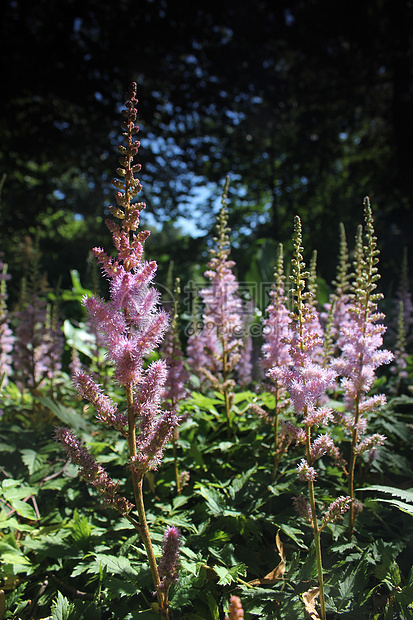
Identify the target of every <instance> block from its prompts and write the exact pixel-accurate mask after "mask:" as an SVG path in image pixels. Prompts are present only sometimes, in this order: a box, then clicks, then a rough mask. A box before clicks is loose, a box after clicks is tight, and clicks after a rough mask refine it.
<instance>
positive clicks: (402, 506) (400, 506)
mask: <svg viewBox="0 0 413 620" xmlns="http://www.w3.org/2000/svg"><path fill="white" fill-rule="evenodd" d="M370 501H372V502H378V503H381V502H385V503H386V504H391V505H392V506H394V507H395V508H398V509H399V510H401V511H402V512H405V513H407V514H409V515H411V516H412V517H413V506H411V505H410V504H405V503H404V502H399V500H398V499H384V498H378V497H374V498H372V499H371V500H370Z"/></svg>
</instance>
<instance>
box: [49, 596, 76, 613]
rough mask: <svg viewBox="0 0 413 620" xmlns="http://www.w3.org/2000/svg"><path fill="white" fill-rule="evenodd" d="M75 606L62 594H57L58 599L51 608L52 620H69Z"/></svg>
mask: <svg viewBox="0 0 413 620" xmlns="http://www.w3.org/2000/svg"><path fill="white" fill-rule="evenodd" d="M73 607H74V605H73V603H71V602H70V601H69V600H68V599H67V598H66V597H65V596H63V594H61V592H58V593H57V598H56V599H55V600H54V601H53V603H52V606H51V610H50V611H51V613H52V615H51V619H52V620H69V617H70V614H71V612H72V609H73Z"/></svg>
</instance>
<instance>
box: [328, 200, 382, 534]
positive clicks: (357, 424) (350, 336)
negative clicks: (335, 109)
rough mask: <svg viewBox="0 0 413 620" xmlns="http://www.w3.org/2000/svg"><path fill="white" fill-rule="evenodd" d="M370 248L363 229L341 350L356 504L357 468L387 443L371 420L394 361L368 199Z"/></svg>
mask: <svg viewBox="0 0 413 620" xmlns="http://www.w3.org/2000/svg"><path fill="white" fill-rule="evenodd" d="M364 221H365V226H364V244H363V229H362V227H361V226H359V228H358V231H357V236H356V247H355V260H354V270H355V280H354V282H353V283H352V286H351V290H350V302H351V303H350V305H349V307H348V312H349V318H348V320H347V321H343V323H342V325H341V331H340V337H339V339H338V346H339V347H340V349H341V356H340V358H338V359H337V360H336V361H335V363H334V368H335V369H336V371H337V372H338V373H339V374H340V375H341V377H342V379H341V386H342V388H343V389H344V398H345V402H346V406H347V411H348V412H349V413H348V414H347V415H346V416H344V417H343V423H344V425H345V426H346V427H347V429H348V430H349V432H350V434H351V448H350V460H349V469H348V494H349V496H350V497H351V498H352V499H353V500H354V498H355V494H354V483H355V471H356V462H357V459H358V457H359V456H360V455H361V454H362V453H363V452H365V451H366V450H371V449H373V448H375V447H377V446H379V445H381V444H382V443H383V442H384V441H385V439H386V438H385V437H384V436H383V435H380V434H374V435H367V434H366V430H367V415H368V414H369V413H371V412H372V411H375V410H377V409H378V408H379V407H380V406H381V405H383V404H384V403H385V402H386V398H385V396H384V395H383V394H379V395H375V396H373V397H368V393H369V391H370V389H371V387H372V385H373V382H374V380H375V371H376V370H377V368H378V367H379V366H381V365H382V364H388V363H389V362H390V361H391V360H392V359H393V355H392V353H390V352H389V351H387V350H385V349H382V350H380V347H381V345H382V344H383V334H384V333H385V331H386V327H385V326H384V325H383V324H382V323H378V321H381V320H382V319H384V314H382V313H381V312H378V311H377V303H378V301H379V300H381V299H382V298H383V295H382V294H381V293H377V292H376V293H375V292H374V291H375V289H376V288H377V281H378V280H379V279H380V275H379V273H378V268H377V263H378V260H379V259H378V255H379V250H378V248H377V238H376V236H375V234H374V226H373V223H374V222H373V215H372V211H371V207H370V201H369V199H368V198H367V197H366V198H365V199H364ZM356 510H357V505H356V504H355V502H354V501H353V502H352V504H351V507H350V517H349V524H348V537H349V539H351V538H352V535H353V530H354V523H355V518H356Z"/></svg>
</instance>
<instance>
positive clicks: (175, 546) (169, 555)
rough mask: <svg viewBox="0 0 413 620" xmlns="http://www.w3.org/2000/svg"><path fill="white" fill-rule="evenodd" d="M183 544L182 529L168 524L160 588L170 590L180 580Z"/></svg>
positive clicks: (160, 574) (160, 564)
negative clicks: (180, 551) (179, 572)
mask: <svg viewBox="0 0 413 620" xmlns="http://www.w3.org/2000/svg"><path fill="white" fill-rule="evenodd" d="M180 546H181V534H180V531H179V530H178V529H177V528H176V527H173V526H168V527H167V528H166V530H165V532H164V535H163V541H162V557H161V559H160V560H159V578H160V580H161V582H160V584H159V585H158V590H163V591H165V590H168V588H169V587H170V586H171V584H172V583H176V582H177V581H178V565H179V548H180Z"/></svg>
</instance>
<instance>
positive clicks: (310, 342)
mask: <svg viewBox="0 0 413 620" xmlns="http://www.w3.org/2000/svg"><path fill="white" fill-rule="evenodd" d="M293 243H294V256H293V260H292V275H291V276H290V279H291V282H292V284H293V287H294V288H293V289H292V291H291V294H292V296H293V304H294V307H293V312H292V314H291V319H292V322H291V330H292V334H291V337H290V349H289V354H290V358H291V359H290V363H289V365H284V366H275V367H274V368H272V369H270V370H269V371H268V374H269V376H270V377H272V378H273V379H274V380H277V381H281V383H282V384H283V385H284V386H285V387H286V388H287V389H288V392H289V394H290V398H291V401H292V404H293V407H294V411H295V413H296V415H297V416H300V418H301V419H302V425H303V426H302V427H301V428H296V429H295V431H294V435H295V438H296V440H297V441H298V442H299V443H302V444H303V446H304V452H305V457H304V458H303V459H302V460H301V462H300V464H299V465H298V468H297V471H298V476H299V478H300V479H301V480H303V481H305V482H307V487H308V500H309V502H308V503H307V501H306V500H305V499H304V498H303V497H301V498H300V499H299V500H298V502H297V508H298V509H299V512H300V513H301V514H304V513H305V515H306V517H307V519H308V521H309V523H310V524H311V527H312V532H313V537H314V545H315V554H316V566H317V575H318V585H319V589H320V593H319V599H320V618H321V620H325V618H326V610H325V596H324V577H323V564H322V555H321V540H320V534H321V531H322V529H323V528H324V527H325V524H326V523H327V522H328V521H330V520H331V519H332V518H333V516H332V515H333V513H334V514H336V513H337V512H339V513H341V512H343V511H344V510H346V509H347V508H348V502H349V498H339V499H338V500H336V504H337V505H335V506H333V504H332V505H331V506H330V509H329V511H328V512H327V515H326V516H325V518H324V521H323V522H320V521H319V518H318V516H317V508H316V499H315V481H316V478H317V471H316V469H315V467H314V464H315V463H316V461H317V460H318V459H319V458H321V457H322V456H324V455H325V454H329V455H330V456H332V457H333V458H335V459H336V460H339V459H340V455H339V451H338V449H337V447H336V446H335V445H334V443H333V440H332V438H331V436H330V435H329V433H328V432H325V433H323V434H320V435H318V436H317V437H316V438H314V437H313V434H314V429H315V428H316V427H320V426H322V425H326V424H327V423H328V422H330V421H331V420H332V413H331V411H330V410H329V409H328V408H326V407H322V406H320V405H319V402H320V399H321V398H322V397H323V396H324V395H325V392H326V390H327V389H329V388H330V387H331V386H332V385H333V384H334V381H335V377H336V373H335V372H334V370H332V369H331V368H326V367H323V366H322V364H321V363H318V362H317V358H315V357H314V352H315V351H317V350H318V348H319V347H320V345H321V344H322V337H321V334H320V333H319V332H318V331H317V330H316V329H315V327H314V326H315V325H317V323H318V321H317V315H316V313H315V311H314V308H313V305H312V304H311V303H308V302H309V300H310V298H311V295H312V293H311V291H309V290H308V287H306V282H307V280H308V278H309V276H310V273H309V272H308V271H306V270H305V263H304V261H303V254H302V253H303V247H302V231H301V221H300V218H299V217H298V216H296V217H295V220H294V237H293ZM306 288H307V290H306ZM332 506H333V508H334V510H333V508H332Z"/></svg>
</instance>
